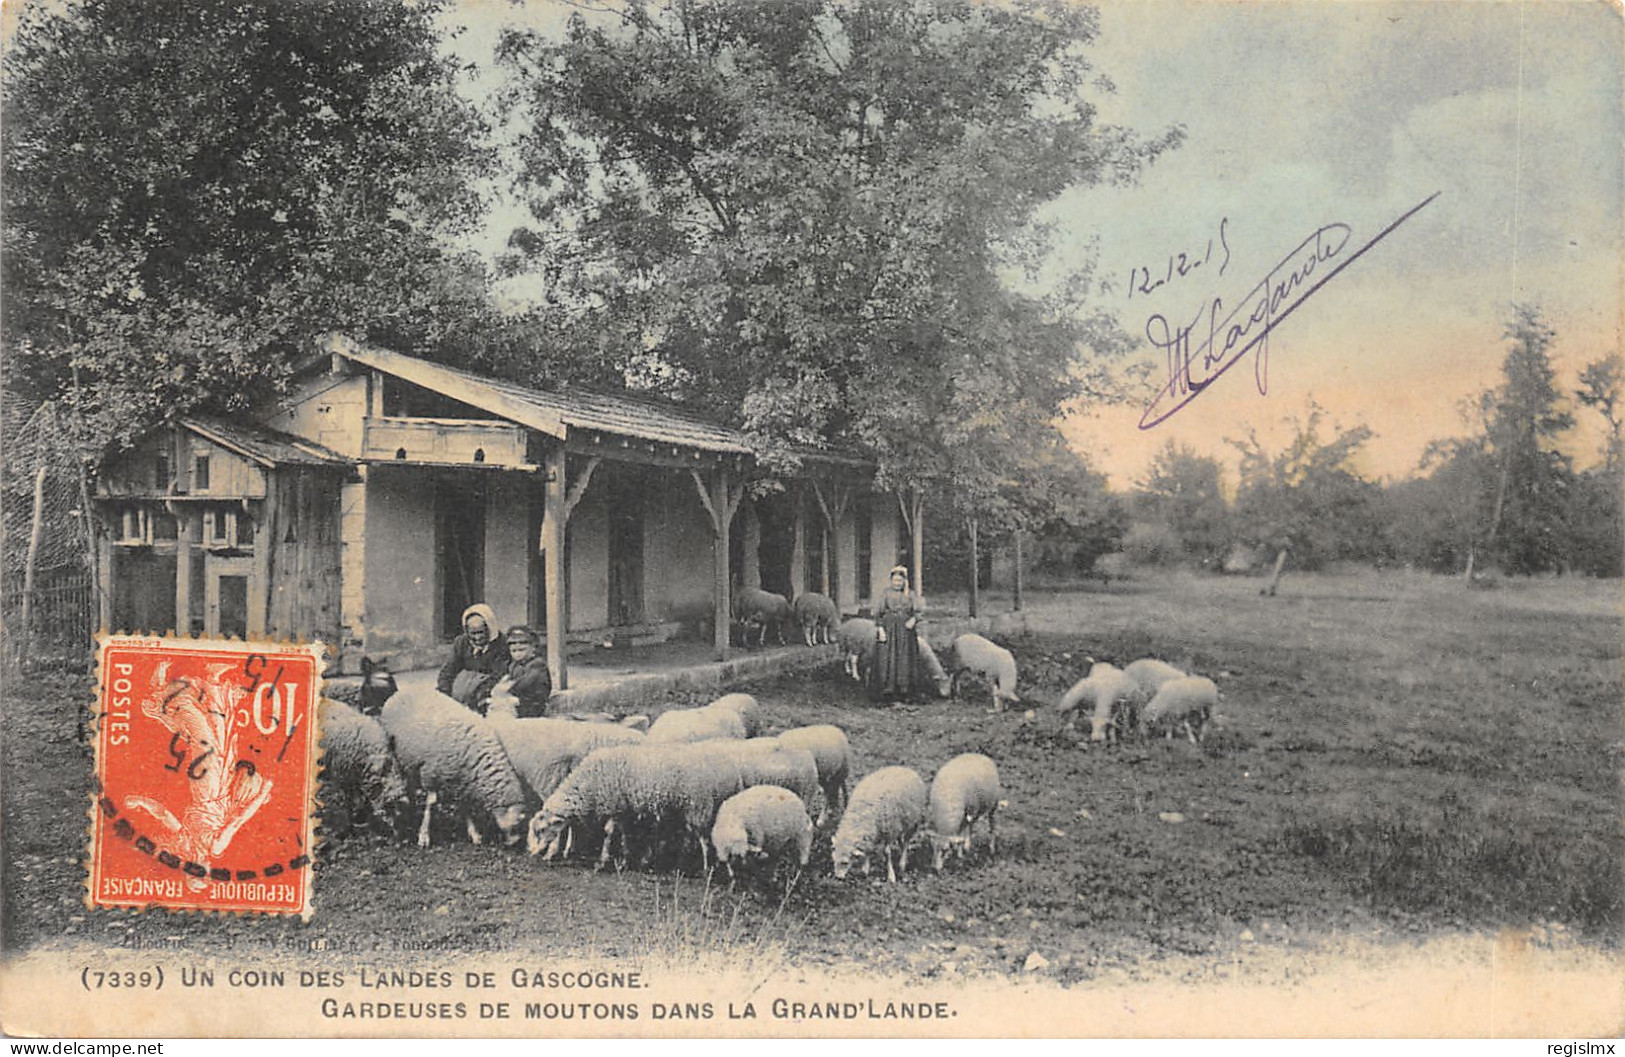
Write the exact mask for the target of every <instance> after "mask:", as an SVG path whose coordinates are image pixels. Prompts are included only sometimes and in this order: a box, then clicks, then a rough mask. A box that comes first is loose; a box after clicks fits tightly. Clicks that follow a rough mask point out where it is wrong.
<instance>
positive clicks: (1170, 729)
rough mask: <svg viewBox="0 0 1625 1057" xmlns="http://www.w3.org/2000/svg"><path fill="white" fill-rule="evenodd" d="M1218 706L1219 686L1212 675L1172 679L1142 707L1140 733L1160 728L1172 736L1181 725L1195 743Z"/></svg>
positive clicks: (1204, 730) (1204, 731) (1199, 739)
mask: <svg viewBox="0 0 1625 1057" xmlns="http://www.w3.org/2000/svg"><path fill="white" fill-rule="evenodd" d="M1218 707H1219V688H1218V686H1217V685H1216V684H1215V683H1214V682H1213V680H1212V679H1205V678H1203V677H1202V676H1200V675H1191V676H1186V677H1185V678H1183V679H1170V680H1168V681H1167V682H1166V683H1163V684H1162V688H1161V689H1160V690H1158V691H1157V694H1156V696H1155V697H1153V698H1152V699H1151V701H1150V703H1149V704H1147V705H1146V706H1145V708H1144V710H1142V711H1141V713H1140V733H1141V734H1142V735H1145V734H1149V733H1150V732H1151V731H1154V730H1158V729H1161V730H1165V731H1166V732H1167V735H1168V737H1170V738H1172V737H1173V736H1174V728H1175V727H1176V726H1180V727H1183V728H1184V731H1185V736H1186V737H1188V738H1190V740H1191V744H1192V745H1195V744H1196V743H1198V742H1200V741H1201V740H1202V736H1203V734H1204V733H1206V730H1207V722H1208V720H1209V719H1210V718H1212V716H1213V713H1214V711H1216V710H1217V709H1218Z"/></svg>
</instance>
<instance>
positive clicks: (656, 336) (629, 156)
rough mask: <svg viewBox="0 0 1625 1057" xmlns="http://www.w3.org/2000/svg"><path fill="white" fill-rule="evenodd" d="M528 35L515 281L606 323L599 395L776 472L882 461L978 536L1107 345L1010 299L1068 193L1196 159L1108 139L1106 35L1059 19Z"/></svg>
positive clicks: (963, 3) (514, 54)
mask: <svg viewBox="0 0 1625 1057" xmlns="http://www.w3.org/2000/svg"><path fill="white" fill-rule="evenodd" d="M614 11H615V12H616V14H615V16H614V17H613V18H606V17H595V18H589V17H588V16H586V15H578V16H576V17H575V18H573V19H572V21H571V23H570V26H569V29H568V31H567V32H566V34H565V35H564V37H563V39H561V40H551V39H545V38H543V37H541V36H539V35H536V34H533V33H510V34H508V35H507V36H506V37H505V38H504V40H503V43H502V46H501V49H500V58H501V60H502V61H503V62H504V63H505V64H506V65H507V66H508V67H509V68H510V69H511V70H512V71H514V73H515V74H516V75H517V76H516V78H515V80H516V84H517V88H516V89H515V91H514V93H513V94H512V96H511V97H510V99H509V100H508V103H509V112H510V113H511V114H514V115H517V116H519V117H520V118H522V120H523V123H524V126H525V128H526V133H525V135H524V137H523V139H522V141H521V148H520V149H521V166H522V167H521V173H520V185H521V186H522V187H523V188H524V189H525V191H526V192H527V194H528V195H529V196H530V205H531V210H532V212H533V214H534V215H535V218H536V224H535V225H534V226H532V227H531V228H529V229H527V230H524V231H520V232H516V233H515V235H514V239H513V243H512V244H513V246H514V248H515V253H514V255H513V257H512V260H511V265H512V266H513V267H514V268H518V269H524V268H540V269H542V270H543V271H544V273H545V278H546V280H547V284H546V285H547V289H548V291H549V297H550V298H551V299H552V301H553V303H554V304H556V305H557V306H559V307H560V308H561V309H563V310H565V311H566V312H568V313H571V314H573V315H575V316H576V317H580V318H590V319H591V320H592V329H593V330H594V331H595V332H596V333H597V335H598V337H597V340H596V341H594V342H593V343H592V344H591V345H590V346H589V347H588V349H589V351H588V354H589V355H590V356H591V357H592V358H593V359H594V360H595V362H596V363H598V364H599V365H600V366H601V367H602V368H603V369H604V371H605V373H606V374H615V373H619V374H620V375H621V376H622V377H624V378H625V379H626V380H627V384H629V385H633V386H641V387H645V388H650V389H657V390H660V391H663V392H666V393H668V394H671V395H673V396H675V397H678V398H680V399H682V400H685V401H688V402H690V403H691V404H693V405H695V406H698V407H701V408H704V409H705V410H708V411H709V412H711V413H712V414H714V415H716V416H718V417H720V418H722V419H724V420H727V421H731V422H734V423H737V424H738V425H740V426H742V427H743V428H744V429H746V430H747V431H748V432H749V433H750V434H751V435H752V437H753V442H754V444H755V446H756V448H757V450H758V453H759V455H760V456H761V457H762V459H763V460H764V462H765V463H766V464H767V465H769V466H770V467H773V468H775V469H788V468H790V467H793V466H794V465H795V464H796V463H797V461H798V460H799V458H800V453H801V452H802V451H804V450H805V449H806V448H808V447H813V448H817V447H823V446H826V445H831V444H842V445H855V446H858V447H860V448H862V449H864V450H866V451H868V452H871V453H873V455H874V456H875V458H876V460H877V462H878V465H879V481H880V483H881V484H882V485H884V486H888V487H892V488H895V489H897V490H898V491H899V493H900V494H903V495H904V496H905V500H906V502H905V510H906V511H908V512H911V513H914V512H918V510H919V509H921V507H920V504H921V502H922V499H921V497H922V496H923V494H924V491H925V490H926V489H930V488H935V489H937V490H939V491H940V492H942V493H945V494H948V495H950V496H951V497H953V499H954V501H955V503H956V504H957V505H958V507H959V509H960V510H961V511H962V512H975V513H976V514H977V516H987V513H988V511H989V510H990V509H991V508H992V506H995V505H996V504H997V498H998V494H999V491H1000V488H1001V487H1002V486H1003V485H1004V484H1005V483H1006V482H1008V481H1010V480H1012V479H1015V478H1016V477H1017V476H1018V472H1019V470H1020V468H1021V467H1022V466H1024V465H1031V464H1032V462H1033V461H1034V458H1035V456H1034V454H1033V453H1034V452H1035V451H1038V450H1042V449H1043V448H1044V447H1046V446H1047V445H1048V444H1049V443H1051V441H1052V439H1053V437H1052V436H1051V433H1052V429H1053V427H1052V426H1050V425H1049V423H1051V421H1052V420H1053V419H1054V418H1055V417H1056V414H1057V412H1058V410H1059V409H1060V407H1061V405H1062V404H1063V403H1064V402H1065V401H1066V400H1068V399H1070V398H1071V397H1072V396H1074V395H1076V394H1077V393H1078V392H1079V390H1080V387H1081V385H1082V381H1081V379H1082V376H1083V368H1084V367H1085V366H1086V363H1087V351H1086V349H1085V348H1084V347H1083V345H1082V344H1080V340H1087V341H1088V344H1089V346H1090V347H1092V349H1094V350H1097V351H1098V350H1101V349H1106V348H1116V347H1118V346H1117V345H1116V344H1114V343H1113V341H1112V340H1110V338H1109V336H1108V337H1106V338H1103V339H1102V340H1100V341H1093V340H1090V339H1091V335H1092V333H1094V332H1092V331H1091V330H1090V324H1089V322H1088V321H1087V320H1086V318H1085V316H1084V314H1083V313H1082V312H1081V305H1080V302H1079V301H1077V300H1076V299H1075V298H1074V297H1073V294H1072V290H1073V289H1074V288H1070V287H1069V288H1068V289H1067V290H1066V291H1062V292H1060V293H1057V294H1056V295H1055V296H1053V297H1038V296H1034V295H1031V294H1024V293H1020V292H1017V291H1016V290H1014V289H1013V288H1012V287H1011V285H1010V284H1009V283H1008V282H1007V281H1006V280H1005V276H1006V274H1008V273H1010V272H1011V270H1020V269H1023V268H1030V267H1032V266H1034V265H1036V264H1037V262H1038V261H1040V260H1041V259H1042V258H1043V257H1044V255H1045V254H1046V252H1047V250H1048V243H1047V238H1046V232H1045V231H1044V230H1043V229H1042V228H1041V227H1040V226H1038V225H1035V224H1033V223H1032V219H1033V216H1034V213H1035V211H1036V210H1037V209H1038V207H1039V206H1041V205H1043V204H1044V203H1046V202H1049V201H1051V200H1053V199H1054V198H1055V197H1056V196H1057V195H1059V194H1060V193H1061V192H1062V191H1064V190H1066V189H1067V188H1069V187H1073V186H1077V185H1080V184H1091V183H1096V182H1100V181H1103V180H1126V179H1130V178H1132V177H1133V175H1134V174H1135V173H1136V172H1137V171H1138V170H1139V168H1140V167H1141V166H1142V165H1144V164H1146V163H1148V162H1149V161H1150V160H1151V159H1153V158H1154V157H1156V156H1157V154H1158V153H1160V152H1161V151H1162V150H1164V149H1166V148H1168V147H1170V146H1172V145H1173V144H1174V143H1176V142H1177V141H1178V138H1179V134H1178V132H1177V131H1176V132H1170V133H1168V134H1165V135H1163V136H1161V137H1159V138H1156V139H1154V140H1150V141H1145V140H1142V139H1140V138H1138V137H1136V136H1135V135H1133V134H1131V133H1129V132H1128V131H1126V130H1123V129H1120V128H1115V127H1111V126H1107V125H1103V124H1102V123H1100V122H1099V121H1098V120H1097V118H1096V115H1095V111H1094V108H1093V106H1092V105H1091V103H1090V102H1089V101H1088V98H1087V95H1088V93H1089V92H1090V91H1091V90H1094V88H1093V86H1096V85H1097V84H1099V82H1098V80H1097V79H1096V78H1095V77H1094V75H1093V73H1092V70H1091V68H1090V65H1089V63H1088V61H1087V59H1086V57H1085V49H1086V47H1087V45H1088V44H1089V43H1090V41H1091V40H1092V39H1093V38H1094V36H1095V33H1096V29H1097V25H1096V14H1095V13H1094V12H1093V11H1092V10H1091V9H1089V8H1085V7H1082V6H1078V5H1074V4H1071V3H1067V2H1060V0H1038V2H1030V3H1022V4H1017V5H996V4H981V3H973V2H969V0H949V2H946V3H923V2H911V0H853V2H838V0H796V2H793V3H786V4H777V5H762V4H759V3H756V2H754V0H681V2H679V0H673V2H671V3H665V4H658V3H647V2H643V0H628V2H627V3H624V4H622V5H619V6H617V7H616V8H614Z"/></svg>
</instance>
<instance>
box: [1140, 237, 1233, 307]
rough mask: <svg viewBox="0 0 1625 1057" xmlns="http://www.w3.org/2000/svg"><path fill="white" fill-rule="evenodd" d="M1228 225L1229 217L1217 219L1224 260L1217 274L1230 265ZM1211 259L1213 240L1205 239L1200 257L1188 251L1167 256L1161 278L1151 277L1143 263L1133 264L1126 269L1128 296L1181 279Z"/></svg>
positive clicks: (1222, 272)
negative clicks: (1165, 267)
mask: <svg viewBox="0 0 1625 1057" xmlns="http://www.w3.org/2000/svg"><path fill="white" fill-rule="evenodd" d="M1229 226H1230V218H1229V217H1223V218H1221V219H1220V220H1219V248H1220V249H1222V250H1224V260H1222V261H1220V262H1219V274H1220V275H1223V274H1224V270H1225V269H1226V268H1228V267H1229V266H1230V240H1229V239H1228V238H1227V237H1226V232H1225V229H1226V228H1228V227H1229ZM1212 260H1213V240H1212V239H1208V240H1207V250H1206V252H1204V253H1203V254H1202V256H1200V257H1192V256H1191V255H1190V254H1189V253H1175V254H1170V255H1169V257H1168V268H1167V270H1166V271H1165V272H1164V273H1163V275H1162V277H1161V278H1153V277H1152V275H1151V269H1150V268H1147V267H1144V266H1143V265H1138V264H1137V265H1135V266H1133V267H1132V268H1130V269H1129V270H1128V296H1129V297H1130V298H1131V299H1132V298H1133V297H1134V295H1135V294H1149V293H1151V292H1152V291H1154V290H1156V289H1157V288H1158V287H1160V286H1166V285H1168V284H1169V283H1171V282H1173V281H1174V280H1175V279H1176V278H1178V279H1183V278H1185V276H1187V275H1189V274H1190V273H1191V272H1194V271H1195V270H1196V269H1198V268H1200V267H1201V266H1202V265H1204V264H1207V263H1209V262H1210V261H1212Z"/></svg>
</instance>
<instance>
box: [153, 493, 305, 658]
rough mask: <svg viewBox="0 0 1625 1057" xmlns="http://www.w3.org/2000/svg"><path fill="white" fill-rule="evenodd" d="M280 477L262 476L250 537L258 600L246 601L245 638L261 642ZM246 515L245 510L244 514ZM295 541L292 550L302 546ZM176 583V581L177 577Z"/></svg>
mask: <svg viewBox="0 0 1625 1057" xmlns="http://www.w3.org/2000/svg"><path fill="white" fill-rule="evenodd" d="M282 480H283V478H282V473H281V472H279V471H278V470H275V469H270V470H267V471H266V472H265V498H264V499H263V500H261V501H260V525H259V526H258V527H259V531H257V532H255V533H254V576H253V578H252V579H251V580H250V581H249V582H250V583H252V584H254V585H255V587H256V589H257V590H258V591H259V593H260V594H259V597H258V598H254V599H249V603H248V634H249V637H250V638H262V637H264V636H265V634H266V632H267V630H269V628H270V627H271V596H272V595H273V594H274V593H275V592H273V591H272V590H271V550H272V548H275V547H280V546H281V545H282V536H283V531H282V526H281V525H278V524H277V515H278V514H279V513H280V511H279V510H278V509H277V506H278V504H277V489H279V488H281V487H282ZM244 513H245V514H246V513H247V512H246V510H245V511H244ZM306 544H307V541H305V540H299V541H298V542H296V543H295V544H294V546H295V547H301V546H305V545H306ZM177 579H178V577H177Z"/></svg>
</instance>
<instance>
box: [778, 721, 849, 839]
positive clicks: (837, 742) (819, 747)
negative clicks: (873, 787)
mask: <svg viewBox="0 0 1625 1057" xmlns="http://www.w3.org/2000/svg"><path fill="white" fill-rule="evenodd" d="M778 742H779V744H780V746H782V747H783V748H786V749H802V750H805V751H806V752H809V753H811V754H812V758H813V763H814V764H815V765H816V766H817V768H818V784H819V786H820V788H822V790H823V793H824V809H823V810H822V811H820V812H819V813H818V824H819V825H820V826H822V825H824V824H825V823H827V822H828V821H829V819H830V818H831V816H832V815H834V814H836V813H838V812H840V810H841V809H842V808H843V807H845V806H846V784H847V780H848V778H849V777H850V776H851V774H852V745H851V743H850V742H849V741H847V737H846V731H844V730H842V729H841V728H840V727H837V726H835V725H833V724H830V723H820V724H818V725H816V726H811V727H793V728H791V729H790V730H787V731H785V732H784V733H783V734H780V735H779V736H778Z"/></svg>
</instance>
